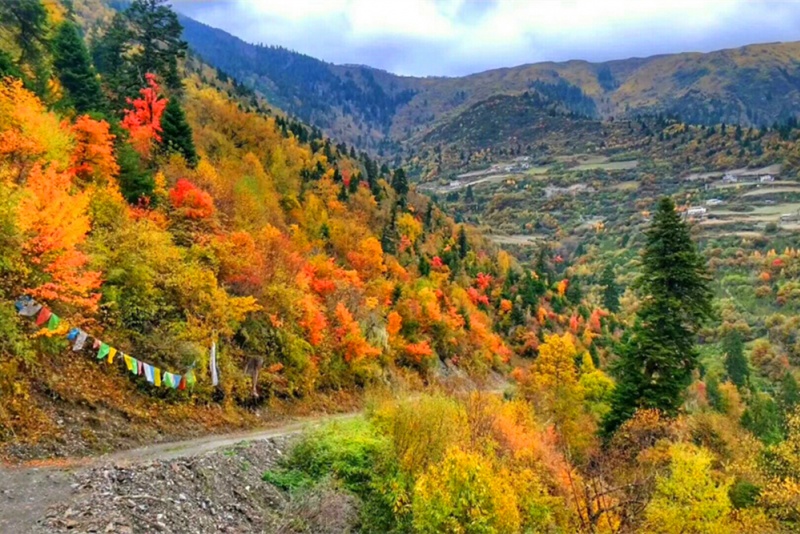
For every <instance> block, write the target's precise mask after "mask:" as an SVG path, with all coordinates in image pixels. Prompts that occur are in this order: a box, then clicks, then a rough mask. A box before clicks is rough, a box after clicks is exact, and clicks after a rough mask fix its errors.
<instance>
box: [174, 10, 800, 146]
mask: <svg viewBox="0 0 800 534" xmlns="http://www.w3.org/2000/svg"><path fill="white" fill-rule="evenodd" d="M181 22H182V24H183V25H184V28H185V30H184V36H185V39H186V40H187V41H188V42H189V45H190V46H191V47H192V48H193V49H194V50H195V51H196V52H197V53H198V54H199V55H200V56H201V57H204V58H205V59H206V60H207V61H209V62H210V63H212V64H214V65H216V66H217V67H219V68H221V69H222V70H224V71H226V72H227V73H229V74H231V75H232V76H233V77H234V78H237V79H239V80H240V81H242V82H243V83H245V84H246V85H248V86H249V87H251V88H252V89H254V90H257V91H259V92H262V93H264V94H265V95H266V96H267V97H268V98H269V99H271V100H272V101H274V102H276V104H277V105H278V106H279V107H281V108H282V109H284V110H285V111H287V112H288V113H290V114H292V115H296V116H297V117H299V118H300V119H301V120H303V121H305V122H309V123H312V124H315V125H317V126H319V127H320V128H322V130H323V131H325V132H326V133H327V134H328V135H330V136H332V137H334V138H336V139H338V140H341V141H344V142H346V143H351V144H355V145H356V146H358V147H359V148H362V149H369V150H371V151H373V152H377V153H379V154H383V155H398V154H402V153H407V152H408V151H409V150H413V149H414V147H415V145H414V139H420V138H423V137H425V135H426V133H427V132H429V131H431V130H433V129H434V128H436V126H437V125H439V124H440V123H441V122H442V121H446V120H448V119H451V118H452V117H454V116H456V115H458V113H460V112H463V111H464V110H466V109H467V108H468V107H469V106H471V105H474V104H476V103H478V102H481V101H483V100H486V99H488V98H491V97H493V96H495V95H498V94H508V95H516V94H522V93H524V92H525V91H529V90H531V89H540V90H541V89H542V88H544V89H545V92H547V93H548V96H550V97H551V98H556V99H558V98H561V99H563V100H564V103H566V101H567V100H568V99H571V100H573V101H576V100H581V99H583V100H584V103H583V110H582V112H585V111H586V110H587V109H590V108H591V107H594V108H595V110H594V112H593V113H589V114H590V115H591V114H593V115H595V116H597V118H601V119H610V118H631V117H635V116H638V115H643V114H659V113H663V114H668V115H677V116H680V117H681V118H682V119H683V120H685V121H686V122H690V123H698V124H716V123H729V124H730V123H738V124H742V125H747V126H750V125H753V126H762V125H767V124H772V123H774V122H776V121H778V122H783V121H786V120H787V119H789V118H790V117H793V116H794V114H795V112H794V110H795V109H797V108H798V106H800V41H796V42H774V43H755V44H750V45H744V46H741V47H736V48H726V49H721V50H717V51H713V52H708V53H703V52H680V53H676V54H657V55H653V56H647V57H632V58H627V59H615V60H610V61H604V62H591V61H587V60H582V59H572V60H569V61H564V62H555V61H546V62H538V63H527V64H523V65H517V66H513V67H500V68H497V69H491V70H487V71H482V72H477V73H473V74H470V75H466V76H461V77H448V76H429V77H415V76H403V75H397V74H393V73H391V72H389V71H386V70H382V69H377V68H374V67H371V66H368V65H338V64H334V63H330V62H327V61H324V60H321V59H318V58H314V57H312V56H309V55H307V54H302V53H299V52H294V51H291V50H289V49H286V48H282V47H276V46H263V45H253V44H249V43H247V42H246V41H244V40H243V39H241V38H239V37H236V36H234V35H232V34H230V33H228V32H225V31H224V30H220V29H217V28H213V27H211V26H209V25H206V24H203V23H200V22H197V21H195V20H194V19H192V18H191V17H188V16H184V15H182V16H181ZM589 100H591V101H592V102H593V104H591V105H590V104H589V103H588V101H589ZM451 141H452V142H458V139H457V138H454V139H452V140H451Z"/></svg>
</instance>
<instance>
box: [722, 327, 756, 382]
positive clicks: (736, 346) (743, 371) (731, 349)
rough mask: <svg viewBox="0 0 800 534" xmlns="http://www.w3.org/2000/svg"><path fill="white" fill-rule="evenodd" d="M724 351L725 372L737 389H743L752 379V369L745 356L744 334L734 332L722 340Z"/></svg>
mask: <svg viewBox="0 0 800 534" xmlns="http://www.w3.org/2000/svg"><path fill="white" fill-rule="evenodd" d="M722 350H724V351H725V371H726V372H727V373H728V378H730V379H731V382H733V383H734V384H736V387H739V388H741V387H743V386H744V385H745V384H747V379H748V378H749V377H750V368H749V366H748V364H747V358H746V357H745V355H744V342H743V341H742V334H740V333H739V332H737V331H735V330H734V331H733V332H731V333H729V334H728V335H727V336H725V339H723V340H722Z"/></svg>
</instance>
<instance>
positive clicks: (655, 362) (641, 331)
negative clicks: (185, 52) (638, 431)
mask: <svg viewBox="0 0 800 534" xmlns="http://www.w3.org/2000/svg"><path fill="white" fill-rule="evenodd" d="M708 281H709V276H708V274H707V272H706V267H705V261H704V259H703V257H702V256H701V255H700V254H699V252H698V251H697V249H696V247H695V244H694V243H693V242H692V239H691V236H690V234H689V228H688V226H687V225H686V223H685V222H684V221H683V220H681V216H680V215H679V214H678V213H677V212H676V211H675V204H674V203H673V201H672V200H671V199H670V198H663V199H661V201H660V202H659V204H658V209H657V211H656V213H655V216H654V217H653V223H652V225H651V227H650V229H649V230H648V231H647V243H646V245H645V248H644V252H643V253H642V271H641V274H640V277H639V279H638V280H637V282H636V285H635V286H634V287H635V288H636V289H638V290H639V291H640V293H641V296H642V303H641V306H640V308H639V311H638V313H637V318H636V322H635V324H634V326H633V329H632V333H631V335H630V337H629V339H628V341H627V342H626V343H625V344H624V346H623V347H622V349H621V351H620V355H619V359H618V360H617V362H615V364H614V366H613V371H614V373H615V375H616V377H617V387H616V388H615V390H614V396H613V398H612V403H611V411H610V412H609V414H608V415H607V416H606V418H605V420H604V421H603V426H604V431H605V433H606V435H610V434H611V433H613V432H614V431H615V430H616V429H617V428H618V427H619V426H620V425H621V424H622V423H623V422H625V421H626V420H628V419H630V418H631V417H632V416H633V414H634V413H635V412H636V410H638V409H640V408H653V409H657V410H660V411H662V412H663V413H665V414H666V415H675V414H676V413H677V411H678V409H679V408H680V406H681V404H682V401H683V392H684V390H685V388H686V386H688V385H689V383H690V381H691V376H692V371H693V370H694V369H695V367H696V365H697V359H698V355H697V350H696V349H695V346H694V344H695V337H696V334H697V331H698V329H699V328H700V326H701V325H702V324H703V323H704V322H705V321H706V320H707V319H708V318H709V317H710V316H711V314H712V308H711V290H710V289H709V286H708Z"/></svg>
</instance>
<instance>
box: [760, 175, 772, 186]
mask: <svg viewBox="0 0 800 534" xmlns="http://www.w3.org/2000/svg"><path fill="white" fill-rule="evenodd" d="M758 181H759V182H761V183H762V184H769V183H772V182H774V181H775V178H774V177H773V176H772V175H771V174H765V175H764V176H759V178H758Z"/></svg>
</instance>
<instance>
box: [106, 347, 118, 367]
mask: <svg viewBox="0 0 800 534" xmlns="http://www.w3.org/2000/svg"><path fill="white" fill-rule="evenodd" d="M116 355H117V349H115V348H114V347H111V348H110V349H108V363H114V356H116Z"/></svg>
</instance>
